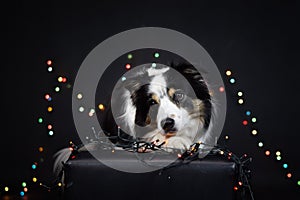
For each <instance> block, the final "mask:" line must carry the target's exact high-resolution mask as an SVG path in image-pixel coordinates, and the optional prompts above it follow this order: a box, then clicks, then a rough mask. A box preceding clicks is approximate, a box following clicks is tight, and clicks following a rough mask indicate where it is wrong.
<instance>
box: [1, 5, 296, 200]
mask: <svg viewBox="0 0 300 200" xmlns="http://www.w3.org/2000/svg"><path fill="white" fill-rule="evenodd" d="M221 2H222V3H221ZM299 8H300V7H299V4H298V3H297V2H296V1H278V0H277V1H265V2H259V1H239V2H233V1H192V2H188V1H137V2H135V1H126V2H123V1H122V2H121V1H119V2H117V1H99V2H96V1H95V2H92V1H81V2H79V1H78V2H71V1H70V2H69V3H66V2H64V3H63V2H61V1H47V2H36V3H32V2H27V1H17V2H14V3H12V4H11V7H10V8H9V9H8V8H7V7H3V9H7V10H9V12H8V13H7V14H6V15H5V16H4V17H3V19H4V20H5V23H4V25H5V26H4V27H3V30H4V32H5V33H6V34H5V35H4V38H3V39H4V43H3V44H4V46H2V50H3V51H2V52H4V54H3V55H4V56H3V60H5V62H2V67H1V75H2V77H1V83H2V84H1V86H2V87H1V88H2V95H1V96H2V98H1V102H2V112H1V113H2V120H1V121H2V123H1V124H2V132H1V146H0V148H1V155H2V162H1V166H2V170H1V173H0V187H1V192H2V191H3V187H4V186H5V185H10V186H11V188H12V189H14V188H16V191H18V188H19V186H20V183H21V182H22V181H25V180H26V181H27V180H31V178H32V174H33V172H32V169H31V164H32V163H33V162H34V161H36V160H39V159H40V157H42V158H43V159H44V162H41V163H40V164H39V166H38V170H39V176H38V178H39V180H40V181H43V182H45V183H48V184H51V181H52V180H53V177H52V174H51V167H52V166H51V164H52V162H53V160H52V155H53V153H55V152H56V151H57V150H59V149H60V148H62V147H66V146H68V142H69V141H70V140H72V141H74V142H75V143H80V140H79V139H78V136H77V134H76V130H75V128H74V124H73V120H72V113H71V92H72V89H71V88H70V89H68V88H66V87H63V88H62V91H61V93H58V94H55V98H54V99H53V104H54V112H53V113H52V114H50V115H48V114H47V111H46V108H47V103H46V102H45V100H44V99H43V96H44V94H45V93H47V92H48V91H51V92H52V91H53V87H54V85H55V83H56V78H57V75H59V74H62V75H65V76H66V77H67V78H68V81H69V83H73V81H74V79H75V76H76V72H77V70H78V68H79V66H80V65H81V62H82V61H83V60H84V58H85V56H87V54H88V53H89V52H90V51H91V50H92V49H93V48H94V47H95V46H96V45H98V44H99V43H100V42H102V41H103V40H105V39H107V38H108V37H110V36H112V35H114V34H117V33H119V32H121V31H125V30H128V29H131V28H138V27H145V26H156V27H165V28H170V29H174V30H177V31H180V32H182V33H184V34H186V35H188V36H190V37H192V38H193V39H195V40H197V41H198V42H199V43H200V44H201V45H202V46H203V47H204V48H205V49H206V50H207V52H208V53H209V54H210V55H211V57H212V58H213V60H214V62H215V63H216V65H217V66H218V67H219V70H220V72H221V73H222V75H223V77H224V82H225V86H226V88H227V101H228V113H227V119H226V123H225V126H224V130H223V133H222V135H221V137H220V140H222V141H221V142H223V140H224V139H223V138H224V136H225V135H229V137H230V139H229V140H228V141H227V144H228V146H229V147H230V148H231V149H232V151H233V152H235V153H236V154H238V155H242V154H244V153H247V154H248V155H250V156H251V157H253V162H252V164H251V169H252V180H251V181H252V184H253V186H252V187H253V188H252V189H253V192H254V196H255V199H277V198H278V197H287V198H288V199H295V198H292V197H295V195H297V194H298V195H299V190H300V188H299V186H297V183H296V182H297V180H300V170H299V168H300V162H299V153H300V150H299V144H298V143H299V142H298V141H299V139H300V136H299V131H298V125H299V124H298V123H299V121H298V120H299V119H300V118H299V114H298V112H299V108H298V102H299V100H300V99H299V95H297V94H298V92H299V90H300V85H299V83H298V76H299V74H298V73H297V72H298V71H299V70H297V67H298V65H299V64H298V55H299V53H300V52H299V47H298V46H299V41H300V40H299ZM6 25H7V26H6ZM49 58H50V59H52V60H53V63H54V64H53V66H54V69H55V72H54V73H48V72H47V67H46V64H45V61H46V60H47V59H49ZM226 69H231V70H232V71H233V73H234V76H235V78H236V79H237V83H236V84H235V85H234V86H232V85H230V84H228V81H227V79H226V77H225V75H224V72H225V70H226ZM238 89H241V90H243V91H244V92H245V100H246V102H245V105H244V107H243V106H242V107H241V106H238V105H237V104H236V91H237V90H238ZM247 108H249V109H250V110H251V111H252V113H253V114H254V115H255V116H256V117H257V118H258V123H257V125H256V126H257V127H258V130H259V135H258V136H257V137H253V136H251V135H250V133H249V130H248V129H245V127H243V126H242V125H241V120H242V119H243V117H242V116H243V115H244V114H243V112H244V110H245V109H247ZM39 116H45V118H47V119H48V120H49V121H51V122H52V123H53V125H54V126H55V133H56V134H55V135H54V136H53V137H49V136H48V135H47V131H46V128H45V126H44V125H40V124H38V123H37V118H38V117H39ZM260 140H262V141H264V142H265V146H266V147H265V148H263V149H260V148H258V146H257V143H258V141H260ZM39 146H43V147H44V149H45V150H44V152H43V153H40V152H38V151H37V148H38V147H39ZM265 149H270V150H271V156H270V157H266V156H265V155H264V150H265ZM276 150H280V151H281V153H282V161H276V160H275V157H274V152H275V151H276ZM284 162H287V163H288V164H289V166H290V168H289V170H290V171H291V172H292V174H293V177H292V180H289V179H287V178H286V177H285V174H286V172H288V170H285V169H283V168H282V163H284ZM34 173H35V172H34ZM28 182H30V181H28ZM31 192H32V193H34V191H31ZM289 197H290V198H289Z"/></svg>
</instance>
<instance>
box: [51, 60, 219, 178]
mask: <svg viewBox="0 0 300 200" xmlns="http://www.w3.org/2000/svg"><path fill="white" fill-rule="evenodd" d="M125 76H126V80H125V81H124V79H122V80H119V81H118V82H117V83H116V86H115V87H114V90H113V92H112V95H111V102H110V104H109V106H108V108H107V109H106V111H105V112H99V115H98V120H99V123H100V125H101V128H102V129H103V131H104V133H105V134H106V136H107V137H108V138H109V139H110V141H111V142H112V143H113V144H116V145H122V144H128V143H130V142H131V141H132V140H140V141H145V142H149V143H153V142H154V143H159V144H161V148H162V149H164V150H166V151H168V152H173V151H174V150H180V151H181V152H183V151H185V150H188V149H189V148H190V147H191V145H193V144H194V143H196V142H198V143H199V142H200V143H201V144H206V143H209V144H211V145H214V144H215V141H214V139H213V138H212V137H211V134H210V131H211V129H212V127H213V120H212V119H213V115H214V104H213V101H212V96H211V94H210V91H209V87H208V84H207V83H206V82H205V80H204V79H203V76H202V75H201V74H200V72H199V71H198V70H197V69H196V68H195V67H194V66H193V65H191V64H188V63H179V64H170V66H166V65H162V64H157V65H156V66H155V67H153V66H152V65H150V64H149V65H143V66H141V67H136V68H133V69H131V70H130V71H129V72H127V73H126V74H125ZM116 136H118V137H116ZM201 147H202V148H204V149H205V146H204V145H202V146H201ZM89 149H95V144H94V143H93V144H90V145H89V144H88V145H85V146H84V147H82V148H81V149H79V151H86V150H89ZM69 155H70V150H69V149H68V148H65V149H62V150H60V151H59V152H57V153H56V154H55V157H56V160H55V163H54V171H55V172H56V173H57V172H59V171H60V170H61V166H59V165H60V164H61V163H62V162H64V161H66V160H67V158H68V156H69Z"/></svg>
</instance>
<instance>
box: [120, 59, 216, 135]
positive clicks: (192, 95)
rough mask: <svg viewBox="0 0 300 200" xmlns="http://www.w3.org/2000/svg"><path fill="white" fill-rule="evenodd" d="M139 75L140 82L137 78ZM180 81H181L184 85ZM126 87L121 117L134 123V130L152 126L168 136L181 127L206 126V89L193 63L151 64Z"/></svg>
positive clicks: (207, 103)
mask: <svg viewBox="0 0 300 200" xmlns="http://www.w3.org/2000/svg"><path fill="white" fill-rule="evenodd" d="M171 69H175V70H176V72H177V73H176V74H174V70H173V71H171ZM141 77H142V78H143V81H140V80H141V79H140V78H141ZM180 80H184V81H183V82H184V84H182V81H180ZM126 88H127V89H128V91H130V92H129V93H128V95H127V100H128V101H130V103H127V104H126V106H125V110H126V112H125V113H127V114H126V115H123V116H124V117H125V118H124V120H127V121H131V123H128V122H127V123H128V124H129V125H130V126H135V130H136V129H137V128H141V127H151V128H156V129H158V130H159V131H160V132H161V133H162V134H165V136H166V137H171V136H174V135H176V134H178V133H180V132H181V131H182V130H183V129H192V128H194V127H197V128H199V127H200V128H208V126H209V123H210V118H211V102H210V95H209V91H208V88H207V85H206V84H205V82H204V80H203V78H202V76H201V74H200V73H199V72H198V71H197V70H196V69H195V68H194V67H193V66H192V65H188V64H180V65H172V66H171V68H170V67H166V66H165V67H161V68H152V67H150V68H148V69H146V70H142V72H140V73H139V80H134V79H132V80H129V81H128V82H127V83H126ZM191 91H192V92H191ZM126 116H127V117H126ZM131 130H133V128H132V129H131Z"/></svg>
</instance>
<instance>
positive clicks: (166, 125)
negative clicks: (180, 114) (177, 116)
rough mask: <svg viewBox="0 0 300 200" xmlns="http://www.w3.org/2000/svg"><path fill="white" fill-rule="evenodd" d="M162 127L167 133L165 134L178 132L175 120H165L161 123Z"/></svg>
mask: <svg viewBox="0 0 300 200" xmlns="http://www.w3.org/2000/svg"><path fill="white" fill-rule="evenodd" d="M160 125H161V127H162V129H163V130H164V131H165V133H169V132H176V131H177V130H176V128H175V127H174V126H175V120H174V119H172V118H169V117H168V118H166V119H163V120H162V121H161V122H160Z"/></svg>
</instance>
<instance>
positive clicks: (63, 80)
mask: <svg viewBox="0 0 300 200" xmlns="http://www.w3.org/2000/svg"><path fill="white" fill-rule="evenodd" d="M133 56H134V55H133V54H128V55H127V59H128V63H126V64H125V65H124V66H122V67H125V69H126V70H130V69H131V68H132V66H131V65H132V64H131V62H130V61H131V59H133ZM152 56H153V57H154V58H158V57H160V54H159V52H155V53H154V54H153V55H152ZM45 65H46V68H47V72H48V73H52V74H53V72H54V71H55V70H54V68H55V64H54V63H53V60H51V59H49V60H46V62H45ZM155 65H156V63H153V64H152V67H155ZM56 77H57V79H56V82H54V87H51V88H52V89H51V90H49V92H47V93H46V94H44V95H43V96H42V97H41V100H42V101H46V102H47V109H46V112H47V113H48V114H50V113H52V112H53V110H54V108H53V105H54V104H53V97H54V96H55V94H56V93H59V92H61V87H62V86H64V87H66V88H71V87H72V84H71V83H70V82H69V81H68V79H67V77H65V76H63V75H57V74H56ZM224 78H225V79H226V81H228V83H229V84H230V85H232V86H234V85H235V86H236V85H237V80H236V77H235V76H234V73H233V72H232V70H226V71H225V72H224ZM121 80H122V81H125V80H126V77H124V76H123V77H121ZM62 84H64V85H62ZM219 92H225V87H224V86H220V87H219ZM235 96H236V99H234V101H236V102H237V104H238V105H239V106H243V105H244V102H245V94H244V92H243V91H242V90H241V89H239V90H238V91H237V93H236V94H235ZM76 97H77V99H79V100H80V99H82V98H83V94H82V93H78V94H77V96H76ZM96 109H99V110H100V111H103V110H105V105H104V104H101V103H99V104H98V108H91V109H90V110H89V112H88V115H89V116H90V117H92V116H94V113H95V112H96ZM84 110H85V108H84V107H83V106H82V107H79V108H78V111H79V112H83V111H84ZM40 116H46V117H38V118H37V119H36V120H37V123H38V124H39V125H43V126H46V130H47V132H46V133H47V135H48V136H49V139H51V138H52V136H53V135H54V134H57V133H56V132H54V126H55V125H54V124H53V123H48V121H47V114H46V115H44V114H40ZM243 118H244V119H243V120H242V121H241V124H242V125H243V126H245V128H248V129H249V131H250V135H251V136H253V137H256V138H258V137H259V136H261V135H262V133H261V131H258V129H257V128H256V127H255V124H256V123H257V121H258V119H257V116H255V115H254V114H253V113H252V111H251V109H247V110H245V111H244V113H243ZM87 139H88V138H87ZM224 139H225V140H226V141H229V139H230V138H229V136H228V135H225V137H224ZM70 144H71V147H70V151H73V150H74V147H72V145H74V144H73V143H72V141H70ZM257 147H258V148H260V149H263V152H264V154H265V156H266V157H271V156H274V157H275V161H276V162H277V164H279V165H281V168H282V169H283V173H284V177H285V178H287V179H289V180H291V182H292V183H293V184H296V185H297V186H298V187H299V188H300V179H299V178H298V180H297V178H296V177H297V175H296V174H294V173H292V171H293V170H292V168H291V166H290V164H289V162H288V161H286V160H284V156H283V155H284V154H283V152H282V151H279V150H273V149H272V147H271V146H267V145H266V144H265V142H264V141H263V140H262V139H261V140H258V143H257ZM45 148H46V147H44V146H42V145H41V146H38V147H37V148H35V149H37V151H38V152H39V153H43V151H44V149H45ZM192 152H195V148H193V149H192ZM218 153H219V154H222V155H225V156H227V157H228V159H232V157H233V156H234V154H233V153H232V152H230V151H228V152H226V150H224V149H219V150H218ZM182 157H184V154H181V155H179V158H182ZM245 158H246V156H245ZM242 159H244V157H243V156H242ZM43 161H44V158H40V159H39V160H38V161H33V162H32V165H31V166H30V168H31V170H32V178H31V180H25V181H22V182H20V184H19V186H11V185H6V184H5V183H0V187H1V188H0V194H1V196H2V195H5V194H12V193H13V194H15V195H19V196H21V197H24V196H26V194H27V193H28V192H30V189H31V188H30V186H32V184H37V185H39V186H41V187H43V188H46V189H47V190H48V191H49V192H50V191H51V190H52V189H53V188H56V187H57V188H61V187H63V184H62V183H61V182H58V183H55V184H56V185H55V186H54V187H48V186H47V185H45V184H43V183H42V182H40V178H39V177H38V176H37V173H36V170H38V168H39V167H38V166H39V165H40V164H41V163H42V162H43ZM239 161H240V160H239ZM242 184H243V183H242V182H241V181H238V183H237V186H235V187H234V188H233V189H234V190H236V191H237V190H238V189H239V188H240V187H241V186H242ZM11 188H13V189H11ZM15 188H18V189H15ZM12 190H13V191H12Z"/></svg>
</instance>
